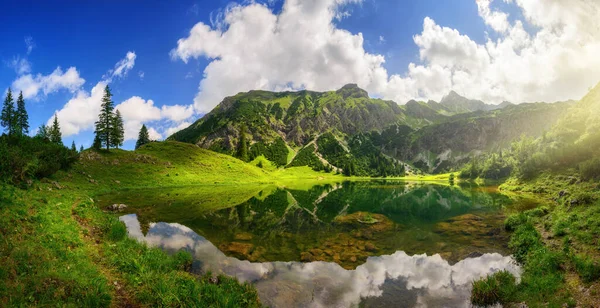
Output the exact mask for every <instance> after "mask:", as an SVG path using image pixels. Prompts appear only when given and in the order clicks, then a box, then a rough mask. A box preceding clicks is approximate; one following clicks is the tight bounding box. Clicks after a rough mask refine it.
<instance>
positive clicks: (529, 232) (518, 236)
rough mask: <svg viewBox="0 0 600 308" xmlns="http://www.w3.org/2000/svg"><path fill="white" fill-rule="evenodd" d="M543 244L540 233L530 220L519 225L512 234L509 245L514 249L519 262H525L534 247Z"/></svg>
mask: <svg viewBox="0 0 600 308" xmlns="http://www.w3.org/2000/svg"><path fill="white" fill-rule="evenodd" d="M541 246H543V244H542V242H541V239H540V234H539V233H538V232H537V230H535V227H534V226H533V224H531V223H530V222H527V223H525V224H523V225H520V226H519V227H517V229H516V231H515V233H514V234H513V235H512V236H511V238H510V241H509V243H508V247H509V248H510V249H512V251H513V256H514V257H515V259H516V260H517V262H519V263H521V264H524V263H525V261H526V257H527V254H528V253H529V252H531V251H532V250H534V249H537V248H539V247H541Z"/></svg>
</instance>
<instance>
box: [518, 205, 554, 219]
mask: <svg viewBox="0 0 600 308" xmlns="http://www.w3.org/2000/svg"><path fill="white" fill-rule="evenodd" d="M549 212H550V209H549V208H548V207H547V206H541V207H536V208H535V209H531V210H527V211H525V212H524V214H525V215H527V216H529V217H543V216H546V215H547V214H548V213H549Z"/></svg>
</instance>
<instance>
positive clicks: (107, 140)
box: [96, 86, 115, 150]
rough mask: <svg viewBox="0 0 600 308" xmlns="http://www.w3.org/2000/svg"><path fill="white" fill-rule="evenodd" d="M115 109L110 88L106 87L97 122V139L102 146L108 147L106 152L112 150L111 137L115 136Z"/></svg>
mask: <svg viewBox="0 0 600 308" xmlns="http://www.w3.org/2000/svg"><path fill="white" fill-rule="evenodd" d="M114 109H115V107H114V104H113V101H112V94H111V93H110V88H109V87H108V86H106V88H104V96H103V97H102V106H101V109H100V115H99V116H98V122H96V137H98V140H99V141H100V144H101V145H104V146H106V150H109V149H110V146H111V145H113V143H111V137H112V135H113V133H112V130H113V124H114V121H113V117H114V115H113V110H114Z"/></svg>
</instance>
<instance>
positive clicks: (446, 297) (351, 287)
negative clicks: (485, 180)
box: [120, 214, 520, 307]
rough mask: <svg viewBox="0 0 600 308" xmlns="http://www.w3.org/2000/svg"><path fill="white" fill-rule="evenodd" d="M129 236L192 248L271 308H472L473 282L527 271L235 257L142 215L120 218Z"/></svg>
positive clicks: (402, 256) (383, 259)
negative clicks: (145, 221)
mask: <svg viewBox="0 0 600 308" xmlns="http://www.w3.org/2000/svg"><path fill="white" fill-rule="evenodd" d="M120 219H121V220H122V221H123V222H124V223H125V224H126V225H127V230H128V232H129V235H130V236H131V237H133V238H136V239H138V240H139V241H143V242H146V243H148V244H149V245H151V246H156V247H161V248H162V249H164V250H167V251H177V250H179V249H186V250H188V251H190V252H191V253H192V255H193V256H194V259H195V260H196V261H197V264H196V266H197V270H199V271H201V272H206V271H212V272H213V273H222V274H226V275H229V276H235V277H237V278H238V279H239V280H240V281H249V282H251V283H252V284H253V285H254V286H255V287H256V289H257V290H258V293H259V296H260V299H261V301H262V303H263V304H265V305H267V306H270V307H351V306H358V305H359V304H361V302H362V305H364V306H378V307H380V306H384V307H390V306H394V307H469V306H470V304H469V296H470V291H471V282H472V281H473V280H475V279H478V278H480V277H483V276H485V275H487V274H490V273H493V272H496V271H500V270H508V271H509V272H511V273H513V274H514V275H516V276H517V277H519V274H520V268H519V267H518V266H517V265H516V264H515V262H514V260H513V259H512V258H511V257H507V256H502V255H500V254H498V253H486V254H483V255H481V256H478V257H475V258H466V259H463V260H461V261H458V262H457V263H455V264H453V265H450V263H448V261H446V260H444V259H442V257H440V255H438V254H435V255H432V256H427V255H425V254H422V255H413V256H409V255H407V254H406V253H404V252H403V251H397V252H395V253H393V254H390V255H382V256H371V257H368V258H367V260H366V262H365V263H364V264H362V265H359V266H358V267H356V269H355V270H348V269H344V268H342V267H341V266H340V265H339V264H337V263H334V262H322V261H316V262H308V263H302V262H260V263H258V262H257V263H252V262H249V261H247V260H239V259H237V258H234V257H228V256H226V255H225V254H224V253H223V252H221V251H220V250H219V249H218V248H217V247H215V245H213V244H212V243H211V242H209V241H208V240H206V239H205V238H204V237H202V236H200V235H198V234H196V233H195V232H194V231H193V230H191V229H189V228H187V227H185V226H183V225H180V224H178V223H151V224H150V225H149V229H148V232H147V233H146V235H144V234H143V233H142V230H141V226H140V223H139V221H138V218H137V216H136V215H135V214H130V215H125V216H122V217H121V218H120Z"/></svg>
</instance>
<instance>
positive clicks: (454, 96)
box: [440, 90, 466, 104]
mask: <svg viewBox="0 0 600 308" xmlns="http://www.w3.org/2000/svg"><path fill="white" fill-rule="evenodd" d="M457 99H461V100H462V99H466V97H464V96H462V95H460V94H458V93H456V91H454V90H452V91H450V93H448V94H447V95H446V96H444V97H443V98H442V100H441V101H440V103H442V104H444V103H448V102H450V101H454V100H457Z"/></svg>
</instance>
